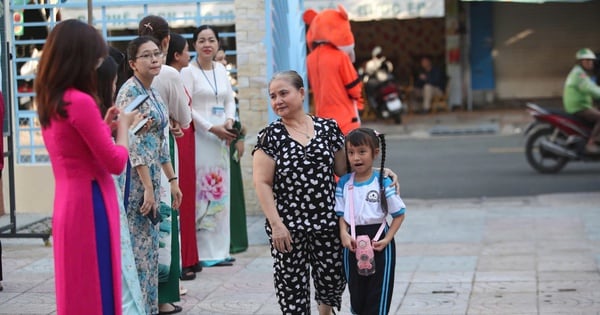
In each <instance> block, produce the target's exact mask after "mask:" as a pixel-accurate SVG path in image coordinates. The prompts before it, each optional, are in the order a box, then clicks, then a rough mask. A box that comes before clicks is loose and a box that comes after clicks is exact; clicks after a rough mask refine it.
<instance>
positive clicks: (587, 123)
mask: <svg viewBox="0 0 600 315" xmlns="http://www.w3.org/2000/svg"><path fill="white" fill-rule="evenodd" d="M546 110H547V111H548V112H549V113H551V114H554V115H557V116H560V117H563V118H566V119H569V120H573V121H575V122H578V123H581V124H583V125H585V126H587V127H589V128H592V127H593V126H594V123H593V122H591V121H588V120H585V119H583V118H581V117H579V116H576V115H573V114H569V113H567V112H565V111H562V110H555V109H546Z"/></svg>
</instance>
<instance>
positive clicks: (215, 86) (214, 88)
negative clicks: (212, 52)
mask: <svg viewBox="0 0 600 315" xmlns="http://www.w3.org/2000/svg"><path fill="white" fill-rule="evenodd" d="M196 63H197V64H198V68H200V71H202V75H204V78H205V79H206V82H208V85H210V88H211V89H212V90H213V92H215V101H216V102H217V104H216V105H217V106H218V105H219V87H218V86H217V76H216V74H215V72H217V71H215V67H214V65H213V63H212V61H211V63H210V65H211V67H212V72H213V81H214V82H215V85H214V86H213V84H212V83H211V82H210V80H209V79H208V76H207V75H206V72H204V69H202V65H201V64H200V60H198V58H196Z"/></svg>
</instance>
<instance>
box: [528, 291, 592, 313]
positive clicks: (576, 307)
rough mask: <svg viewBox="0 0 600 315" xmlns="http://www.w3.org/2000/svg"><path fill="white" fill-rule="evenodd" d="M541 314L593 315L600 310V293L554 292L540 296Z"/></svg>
mask: <svg viewBox="0 0 600 315" xmlns="http://www.w3.org/2000/svg"><path fill="white" fill-rule="evenodd" d="M539 304H540V313H542V314H546V313H550V312H570V314H579V313H592V312H598V311H599V310H600V292H591V291H583V292H577V291H575V292H552V293H544V294H541V295H540V296H539Z"/></svg>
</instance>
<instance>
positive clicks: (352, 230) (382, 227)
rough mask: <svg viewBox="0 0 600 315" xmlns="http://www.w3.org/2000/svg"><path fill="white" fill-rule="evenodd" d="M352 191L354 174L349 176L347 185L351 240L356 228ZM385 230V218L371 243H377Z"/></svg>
mask: <svg viewBox="0 0 600 315" xmlns="http://www.w3.org/2000/svg"><path fill="white" fill-rule="evenodd" d="M353 190H354V173H352V175H350V180H349V184H348V198H349V199H350V200H349V202H348V203H349V208H350V235H352V239H354V240H355V239H356V228H355V224H354V195H353V193H352V192H353ZM383 198H385V196H383ZM384 228H385V218H383V222H381V226H380V227H379V230H378V231H377V234H375V237H373V241H375V242H377V241H378V240H379V237H381V233H383V229H384Z"/></svg>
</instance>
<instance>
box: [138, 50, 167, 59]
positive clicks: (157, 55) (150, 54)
mask: <svg viewBox="0 0 600 315" xmlns="http://www.w3.org/2000/svg"><path fill="white" fill-rule="evenodd" d="M152 57H154V58H156V59H160V58H162V57H163V53H162V51H160V50H157V51H155V52H149V51H148V52H145V53H143V54H141V55H139V56H136V57H135V59H139V58H142V59H146V60H152Z"/></svg>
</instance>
